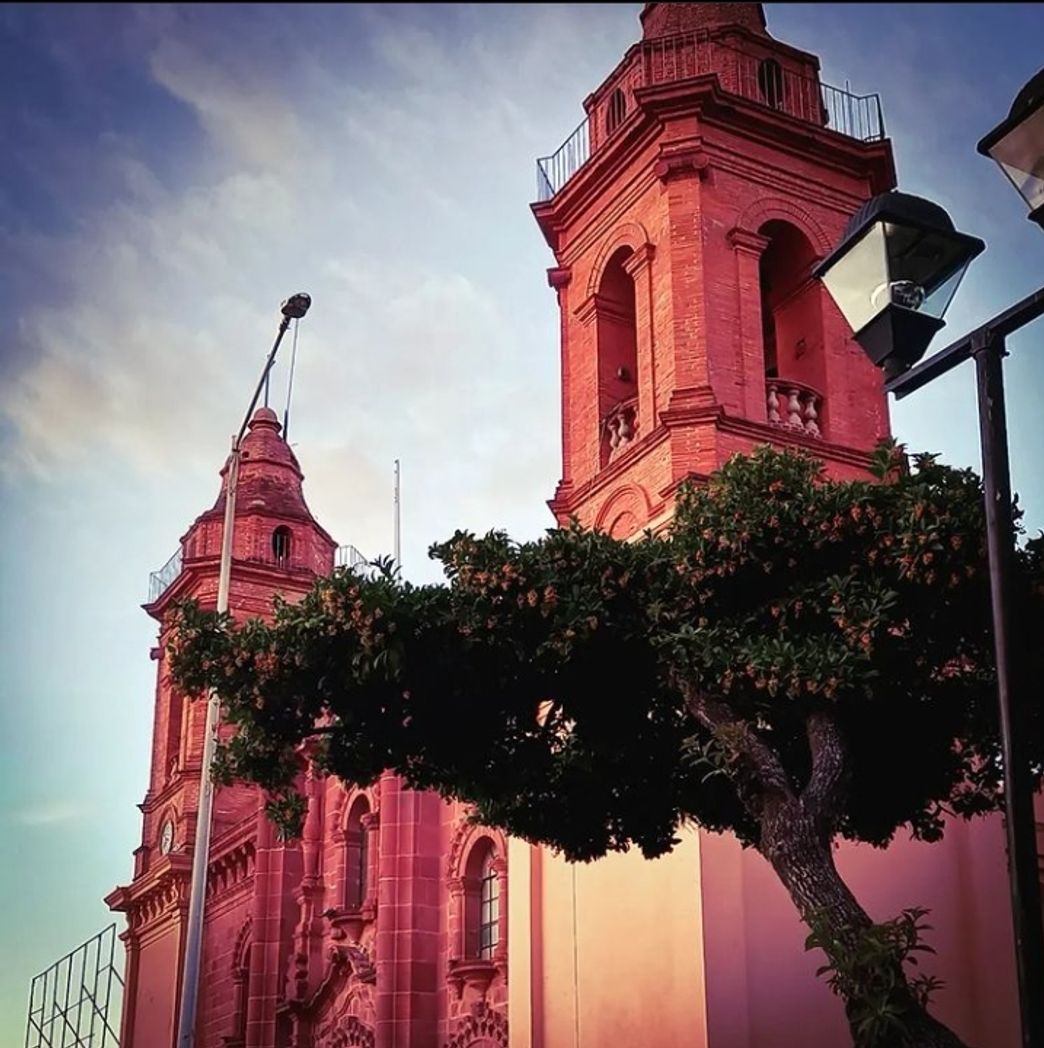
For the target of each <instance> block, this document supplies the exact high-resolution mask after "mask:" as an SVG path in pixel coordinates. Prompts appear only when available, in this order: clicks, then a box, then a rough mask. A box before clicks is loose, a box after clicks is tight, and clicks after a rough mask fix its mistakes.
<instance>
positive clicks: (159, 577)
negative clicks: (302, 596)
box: [148, 546, 370, 604]
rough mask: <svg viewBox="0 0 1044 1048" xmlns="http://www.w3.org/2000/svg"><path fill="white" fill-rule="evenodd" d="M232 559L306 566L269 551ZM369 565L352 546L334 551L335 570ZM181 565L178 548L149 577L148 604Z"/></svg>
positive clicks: (163, 590)
mask: <svg viewBox="0 0 1044 1048" xmlns="http://www.w3.org/2000/svg"><path fill="white" fill-rule="evenodd" d="M234 559H235V562H236V563H238V564H263V565H265V566H266V567H270V568H280V569H287V568H297V569H298V570H304V569H305V568H306V567H307V565H303V564H300V563H298V562H296V561H295V560H294V558H293V557H292V556H287V557H279V556H276V554H275V553H274V552H273V551H270V550H269V551H265V552H264V553H251V554H247V555H246V556H236V557H235V558H234ZM369 563H370V559H369V558H368V557H367V556H366V555H365V554H363V553H360V552H359V550H357V549H356V548H355V547H354V546H338V547H337V549H336V550H335V551H334V567H335V568H354V569H355V570H356V571H360V572H363V573H365V572H366V570H367V565H369ZM183 564H184V550H183V549H182V547H180V546H179V547H178V549H177V551H176V552H175V553H174V555H173V556H172V557H171V558H170V560H168V561H167V563H166V564H164V565H163V567H162V568H160V569H159V571H154V572H152V573H151V574H150V575H149V600H148V603H149V604H154V603H155V602H156V601H157V600H159V599H160V597H162V596H163V594H164V593H166V592H167V590H168V589H169V588H170V586H171V585H172V584H173V583H174V581H175V580H176V579H177V577H178V576H179V575H180V574H181V569H182V566H183Z"/></svg>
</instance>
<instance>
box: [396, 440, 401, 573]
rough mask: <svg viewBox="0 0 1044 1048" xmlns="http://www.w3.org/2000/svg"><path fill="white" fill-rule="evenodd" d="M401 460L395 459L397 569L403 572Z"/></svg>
mask: <svg viewBox="0 0 1044 1048" xmlns="http://www.w3.org/2000/svg"><path fill="white" fill-rule="evenodd" d="M399 483H400V474H399V460H398V459H396V460H395V569H396V571H398V572H399V574H400V575H401V574H402V497H401V492H400V488H399Z"/></svg>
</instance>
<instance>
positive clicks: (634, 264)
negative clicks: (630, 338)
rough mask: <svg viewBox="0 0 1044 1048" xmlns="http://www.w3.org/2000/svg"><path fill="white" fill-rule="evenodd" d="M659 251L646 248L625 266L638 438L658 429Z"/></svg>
mask: <svg viewBox="0 0 1044 1048" xmlns="http://www.w3.org/2000/svg"><path fill="white" fill-rule="evenodd" d="M655 254H656V249H655V248H654V247H653V245H652V244H643V245H642V246H641V247H640V248H638V249H637V250H636V251H635V252H634V253H633V254H632V255H631V256H630V258H628V259H627V261H626V262H625V263H624V269H625V270H626V271H627V273H628V275H629V276H630V277H631V279H632V280H633V281H634V331H635V336H636V340H637V343H638V345H637V356H638V375H637V376H636V378H637V382H638V426H637V433H638V437H639V438H641V437H645V436H648V434H650V433H651V432H652V431H653V429H655V428H656V355H655V345H654V342H653V282H652V260H653V255H655Z"/></svg>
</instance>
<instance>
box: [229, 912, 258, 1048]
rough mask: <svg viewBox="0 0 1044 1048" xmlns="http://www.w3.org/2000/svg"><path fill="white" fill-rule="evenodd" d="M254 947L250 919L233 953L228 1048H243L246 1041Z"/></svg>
mask: <svg viewBox="0 0 1044 1048" xmlns="http://www.w3.org/2000/svg"><path fill="white" fill-rule="evenodd" d="M252 949H253V947H252V946H251V939H250V923H249V921H248V922H247V924H245V925H244V926H243V928H242V929H241V930H240V932H239V936H238V938H237V940H236V944H235V948H234V949H233V953H232V1035H231V1036H230V1037H225V1039H224V1041H225V1045H226V1048H242V1046H243V1045H244V1044H245V1043H246V1022H247V1001H248V997H249V988H250V986H249V984H250V955H251V951H252Z"/></svg>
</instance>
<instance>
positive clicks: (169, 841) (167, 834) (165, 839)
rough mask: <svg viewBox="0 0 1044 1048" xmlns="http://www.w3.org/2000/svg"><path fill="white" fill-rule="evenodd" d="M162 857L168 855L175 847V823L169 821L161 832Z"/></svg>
mask: <svg viewBox="0 0 1044 1048" xmlns="http://www.w3.org/2000/svg"><path fill="white" fill-rule="evenodd" d="M159 847H160V855H166V854H167V853H168V852H169V851H170V849H171V848H173V847H174V823H172V822H171V821H170V819H168V820H167V821H166V822H165V823H164V824H163V829H162V830H161V831H160V842H159Z"/></svg>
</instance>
